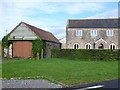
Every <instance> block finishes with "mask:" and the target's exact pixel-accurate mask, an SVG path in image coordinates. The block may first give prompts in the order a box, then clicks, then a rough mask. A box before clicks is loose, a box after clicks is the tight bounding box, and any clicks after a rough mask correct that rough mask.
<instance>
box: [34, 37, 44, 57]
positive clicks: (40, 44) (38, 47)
mask: <svg viewBox="0 0 120 90" xmlns="http://www.w3.org/2000/svg"><path fill="white" fill-rule="evenodd" d="M42 49H44V41H42V40H40V39H36V40H34V41H33V44H32V50H33V55H34V56H36V54H37V53H39V54H40V53H41V51H42Z"/></svg>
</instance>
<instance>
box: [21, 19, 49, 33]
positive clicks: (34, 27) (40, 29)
mask: <svg viewBox="0 0 120 90" xmlns="http://www.w3.org/2000/svg"><path fill="white" fill-rule="evenodd" d="M21 22H22V23H24V24H26V25H28V26H31V27H34V28H36V29H39V30H41V31H44V32H47V33H51V32H49V31H46V30H43V29H41V28H38V27H35V26H33V25H31V24H28V23H26V22H23V21H21Z"/></svg>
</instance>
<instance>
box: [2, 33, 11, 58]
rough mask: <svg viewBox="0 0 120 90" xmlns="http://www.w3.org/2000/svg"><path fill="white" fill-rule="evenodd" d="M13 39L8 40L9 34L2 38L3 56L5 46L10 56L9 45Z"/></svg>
mask: <svg viewBox="0 0 120 90" xmlns="http://www.w3.org/2000/svg"><path fill="white" fill-rule="evenodd" d="M10 44H11V41H9V40H8V35H6V36H4V37H3V39H2V56H3V57H4V48H7V57H9V46H10Z"/></svg>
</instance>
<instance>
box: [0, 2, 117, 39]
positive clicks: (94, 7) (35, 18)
mask: <svg viewBox="0 0 120 90" xmlns="http://www.w3.org/2000/svg"><path fill="white" fill-rule="evenodd" d="M87 1H89V2H87ZM104 1H106V2H104ZM104 1H103V0H84V2H83V0H72V1H70V0H58V2H57V0H56V1H55V0H47V2H46V1H45V0H0V40H1V39H2V38H3V36H4V35H6V31H7V33H9V32H10V31H11V30H13V29H14V27H15V26H16V25H18V24H19V23H20V22H21V21H24V22H26V23H28V24H31V25H33V26H36V27H38V28H41V29H44V30H46V31H49V32H51V33H53V34H54V35H55V36H56V37H57V38H58V39H60V38H62V37H65V32H66V31H65V29H66V24H67V20H68V19H88V18H117V17H118V1H119V0H104Z"/></svg>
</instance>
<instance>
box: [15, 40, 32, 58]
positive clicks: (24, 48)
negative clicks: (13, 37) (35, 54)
mask: <svg viewBox="0 0 120 90" xmlns="http://www.w3.org/2000/svg"><path fill="white" fill-rule="evenodd" d="M13 57H22V58H29V57H32V42H31V41H15V42H13Z"/></svg>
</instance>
